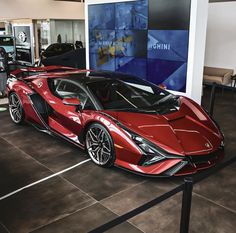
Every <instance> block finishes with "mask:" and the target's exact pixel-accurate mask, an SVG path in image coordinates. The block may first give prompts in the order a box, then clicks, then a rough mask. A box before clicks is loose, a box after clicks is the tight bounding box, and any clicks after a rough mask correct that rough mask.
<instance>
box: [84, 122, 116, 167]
mask: <svg viewBox="0 0 236 233" xmlns="http://www.w3.org/2000/svg"><path fill="white" fill-rule="evenodd" d="M86 147H87V151H88V154H89V156H90V157H91V159H92V160H93V162H95V163H96V164H98V165H100V166H107V165H110V163H111V161H112V159H113V145H112V140H111V137H110V135H109V133H108V132H107V131H106V129H105V128H104V127H103V126H101V125H99V124H94V125H92V126H91V127H90V128H89V129H88V131H87V133H86Z"/></svg>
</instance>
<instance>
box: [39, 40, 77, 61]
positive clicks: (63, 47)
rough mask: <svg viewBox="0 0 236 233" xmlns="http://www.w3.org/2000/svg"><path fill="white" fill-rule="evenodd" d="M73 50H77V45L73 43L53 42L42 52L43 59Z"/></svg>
mask: <svg viewBox="0 0 236 233" xmlns="http://www.w3.org/2000/svg"><path fill="white" fill-rule="evenodd" d="M72 50H75V45H74V44H72V43H55V44H51V45H49V46H48V47H47V48H46V49H45V50H44V51H43V52H42V57H41V59H42V60H43V59H46V58H49V57H53V56H59V55H62V54H64V53H67V52H69V51H72Z"/></svg>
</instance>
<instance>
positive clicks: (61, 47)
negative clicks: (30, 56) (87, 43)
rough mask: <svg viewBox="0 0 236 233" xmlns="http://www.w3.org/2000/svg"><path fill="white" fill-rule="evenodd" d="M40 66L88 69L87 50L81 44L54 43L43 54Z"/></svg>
mask: <svg viewBox="0 0 236 233" xmlns="http://www.w3.org/2000/svg"><path fill="white" fill-rule="evenodd" d="M39 65H44V66H54V65H57V66H68V67H73V68H77V69H85V68H86V59H85V48H83V46H82V42H81V44H80V43H77V44H76V43H75V45H74V44H72V43H54V44H51V45H49V46H48V47H47V48H46V50H44V51H43V52H42V54H41V57H40V61H39Z"/></svg>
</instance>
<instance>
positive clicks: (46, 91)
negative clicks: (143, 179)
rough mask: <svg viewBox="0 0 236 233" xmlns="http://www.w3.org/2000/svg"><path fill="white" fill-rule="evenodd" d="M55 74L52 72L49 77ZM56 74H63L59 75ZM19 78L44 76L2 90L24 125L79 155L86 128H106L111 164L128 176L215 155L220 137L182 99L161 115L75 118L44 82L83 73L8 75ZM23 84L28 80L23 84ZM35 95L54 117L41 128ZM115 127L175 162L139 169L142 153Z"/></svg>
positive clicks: (189, 168) (194, 167)
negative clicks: (17, 104) (14, 100)
mask: <svg viewBox="0 0 236 233" xmlns="http://www.w3.org/2000/svg"><path fill="white" fill-rule="evenodd" d="M55 70H56V72H53V71H55ZM60 70H61V71H67V72H60ZM22 72H44V73H42V74H37V75H34V76H29V77H24V78H19V79H14V80H13V81H11V82H8V85H7V90H8V94H10V93H11V92H16V93H17V95H18V96H19V98H20V100H21V103H22V106H23V109H24V112H25V119H26V120H27V121H28V122H31V123H34V124H37V125H38V126H40V127H42V128H47V129H48V130H50V131H51V132H54V133H56V134H58V135H60V136H63V137H64V138H65V139H67V140H69V141H71V142H73V143H74V144H76V145H78V146H79V147H81V148H83V149H85V146H84V142H83V139H79V138H78V136H79V135H81V134H83V132H84V130H86V127H88V125H90V124H91V123H93V122H98V123H100V124H102V125H103V126H105V127H106V128H107V130H108V131H109V133H110V135H111V137H112V140H113V143H114V147H115V156H116V160H115V164H116V165H117V166H120V167H122V168H125V169H128V170H131V171H133V172H137V173H141V174H144V175H162V174H164V173H165V171H167V170H169V169H172V168H174V167H175V166H177V165H178V164H180V163H181V161H183V159H185V158H186V157H191V159H192V158H194V156H196V158H199V156H202V157H204V156H207V155H210V154H212V153H215V152H216V151H218V149H219V147H220V146H221V143H222V141H223V136H222V134H221V132H220V131H219V129H218V127H217V126H216V125H215V123H214V122H213V121H212V120H211V119H210V118H209V116H208V115H207V114H206V112H205V111H204V110H203V109H202V108H201V107H200V106H199V105H198V104H196V103H195V102H194V101H192V100H190V99H188V98H186V97H181V100H180V101H181V106H180V108H179V111H177V112H174V113H171V114H166V115H153V114H145V113H133V112H121V111H120V112H116V111H111V110H101V111H95V110H83V111H81V112H77V111H75V106H69V105H65V104H64V103H63V100H62V99H60V98H58V97H57V96H55V95H54V94H53V93H52V92H51V90H50V88H49V86H48V81H47V80H48V78H58V77H65V78H66V76H67V75H68V74H70V73H84V72H87V71H80V70H76V69H73V68H66V67H56V66H55V67H46V68H45V67H44V68H32V69H24V70H17V71H15V72H14V73H13V74H12V75H13V77H17V76H18V75H20V74H21V73H22ZM49 72H52V73H49ZM24 80H27V83H26V82H24ZM34 92H36V93H38V94H39V95H40V96H41V97H42V98H43V99H44V100H45V101H46V102H47V103H48V105H49V106H50V107H51V108H52V109H53V114H51V115H50V116H49V117H48V119H47V123H46V124H45V122H44V121H43V120H42V118H41V117H40V116H39V114H38V113H37V111H36V110H35V108H34V106H33V105H32V102H31V100H30V98H29V96H30V95H31V94H32V93H34ZM114 119H115V121H114ZM116 121H118V122H120V123H121V124H122V125H124V126H125V127H126V128H127V129H129V130H132V131H133V132H134V133H136V134H138V135H140V136H141V137H143V138H145V139H147V140H148V141H150V142H151V143H153V144H155V145H156V146H157V147H159V148H161V149H162V150H164V151H166V152H167V153H169V154H173V155H177V156H179V157H178V158H172V159H167V160H164V161H161V162H158V163H155V164H152V165H149V166H141V165H140V164H139V162H140V160H141V158H142V151H141V150H140V149H139V148H138V146H137V145H136V144H135V142H134V141H133V140H132V139H131V138H130V137H129V135H128V134H127V133H126V132H125V131H124V130H123V129H122V128H121V127H120V126H119V124H117V123H116ZM222 157H223V151H222V152H221V153H219V155H218V156H217V157H214V158H209V159H208V160H207V161H204V162H202V163H199V164H195V163H188V164H186V166H184V167H183V168H182V167H181V169H179V170H178V171H177V172H176V173H174V174H173V175H175V176H178V175H187V174H193V173H195V172H197V171H198V170H202V169H206V168H209V167H211V166H213V165H215V164H216V163H217V162H218V161H219V160H221V159H222Z"/></svg>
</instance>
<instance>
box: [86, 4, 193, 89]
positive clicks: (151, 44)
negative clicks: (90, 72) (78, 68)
mask: <svg viewBox="0 0 236 233" xmlns="http://www.w3.org/2000/svg"><path fill="white" fill-rule="evenodd" d="M190 6H191V0H178V1H176V0H137V1H130V2H120V3H107V4H93V5H89V6H88V18H89V61H90V69H96V70H111V71H119V72H123V73H127V74H133V75H136V76H139V77H140V78H143V79H145V80H148V81H151V82H153V83H155V84H162V85H164V86H166V87H167V89H169V90H174V91H179V92H186V74H187V59H188V41H189V22H190Z"/></svg>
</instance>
